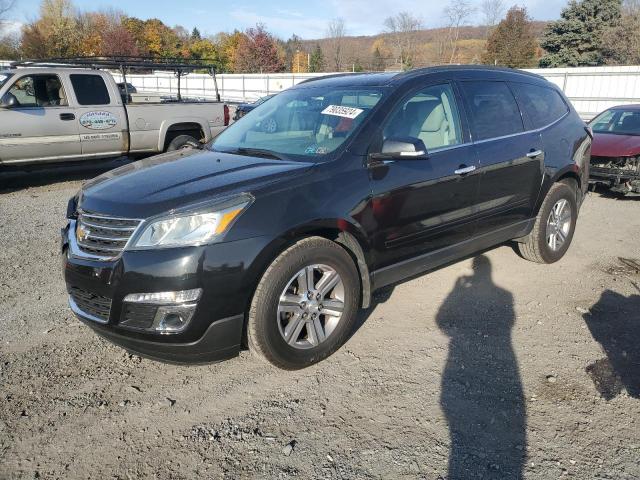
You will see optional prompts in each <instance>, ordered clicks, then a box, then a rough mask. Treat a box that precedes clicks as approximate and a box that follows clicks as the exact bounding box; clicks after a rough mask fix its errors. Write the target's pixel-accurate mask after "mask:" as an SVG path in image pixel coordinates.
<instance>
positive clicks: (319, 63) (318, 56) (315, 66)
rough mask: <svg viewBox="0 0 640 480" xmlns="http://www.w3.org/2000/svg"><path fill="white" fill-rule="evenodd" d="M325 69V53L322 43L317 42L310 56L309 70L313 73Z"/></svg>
mask: <svg viewBox="0 0 640 480" xmlns="http://www.w3.org/2000/svg"><path fill="white" fill-rule="evenodd" d="M323 70H324V54H323V53H322V48H320V44H319V43H316V46H315V48H314V49H313V51H312V52H311V57H310V58H309V71H310V72H313V73H317V72H322V71H323Z"/></svg>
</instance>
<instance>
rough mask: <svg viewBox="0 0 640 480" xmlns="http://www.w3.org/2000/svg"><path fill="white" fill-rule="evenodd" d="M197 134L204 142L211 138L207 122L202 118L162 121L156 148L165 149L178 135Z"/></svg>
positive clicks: (162, 150) (161, 150)
mask: <svg viewBox="0 0 640 480" xmlns="http://www.w3.org/2000/svg"><path fill="white" fill-rule="evenodd" d="M189 134H192V135H193V134H196V137H197V136H198V135H199V137H200V138H202V139H203V140H204V141H205V142H208V141H209V140H210V139H211V133H210V131H209V129H208V124H207V122H206V120H204V119H193V118H189V119H173V120H168V121H166V122H163V123H162V126H161V128H160V136H159V139H158V150H159V151H160V152H164V151H166V149H167V147H168V146H169V144H170V143H171V141H172V140H173V139H174V138H176V137H177V136H179V135H189Z"/></svg>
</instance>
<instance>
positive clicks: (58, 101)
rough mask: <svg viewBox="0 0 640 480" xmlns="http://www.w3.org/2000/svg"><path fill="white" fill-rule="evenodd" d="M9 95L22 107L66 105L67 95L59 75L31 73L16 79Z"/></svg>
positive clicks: (18, 106) (17, 105)
mask: <svg viewBox="0 0 640 480" xmlns="http://www.w3.org/2000/svg"><path fill="white" fill-rule="evenodd" d="M8 95H13V97H14V98H15V99H16V101H17V103H16V108H20V107H57V106H66V105H68V103H67V95H66V94H65V91H64V87H63V86H62V82H61V81H60V78H59V77H58V76H57V75H29V76H27V77H22V78H19V79H18V80H16V83H14V84H13V86H12V87H11V88H10V89H9V92H8Z"/></svg>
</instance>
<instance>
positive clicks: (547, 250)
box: [517, 180, 578, 264]
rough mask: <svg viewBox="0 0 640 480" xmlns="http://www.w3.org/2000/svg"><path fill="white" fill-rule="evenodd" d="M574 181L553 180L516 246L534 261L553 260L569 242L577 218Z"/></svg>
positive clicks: (521, 252) (561, 255)
mask: <svg viewBox="0 0 640 480" xmlns="http://www.w3.org/2000/svg"><path fill="white" fill-rule="evenodd" d="M576 195H577V184H576V182H575V181H574V180H567V181H564V180H563V181H561V182H558V183H555V184H554V185H553V186H552V187H551V189H550V190H549V193H548V194H547V196H546V198H545V199H544V202H542V206H541V207H540V211H539V212H538V216H537V217H536V222H535V224H534V227H533V230H532V231H531V233H530V234H529V235H528V237H527V238H526V240H525V241H524V242H523V243H518V244H517V248H518V251H519V252H520V255H522V257H523V258H525V259H526V260H529V261H531V262H536V263H547V264H549V263H555V262H557V261H558V260H560V259H561V258H562V257H564V255H565V253H567V250H568V249H569V246H570V245H571V240H572V239H573V234H574V232H575V228H576V220H577V218H578V204H577V201H576Z"/></svg>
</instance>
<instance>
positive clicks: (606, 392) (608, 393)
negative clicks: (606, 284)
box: [583, 288, 640, 400]
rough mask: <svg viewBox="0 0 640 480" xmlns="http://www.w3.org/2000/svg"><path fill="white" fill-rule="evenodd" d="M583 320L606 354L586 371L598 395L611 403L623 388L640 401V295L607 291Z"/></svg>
mask: <svg viewBox="0 0 640 480" xmlns="http://www.w3.org/2000/svg"><path fill="white" fill-rule="evenodd" d="M639 292H640V288H639ZM583 318H584V320H585V321H586V323H587V326H588V327H589V331H590V332H591V335H592V336H593V338H594V340H595V341H596V342H598V343H599V344H600V345H602V349H603V350H604V352H605V353H606V357H604V358H601V359H600V360H596V361H595V362H594V363H592V364H591V365H589V366H587V369H586V370H587V373H588V374H589V376H590V377H591V379H592V380H593V383H594V384H595V386H596V388H597V390H598V392H600V395H602V397H603V398H604V399H606V400H611V399H613V398H614V397H616V396H617V395H619V394H621V393H622V391H623V389H624V390H626V391H627V393H628V394H629V396H631V397H633V398H640V295H630V296H629V297H625V296H624V295H620V294H619V293H616V292H612V291H611V290H606V291H605V292H603V293H602V295H601V297H600V300H598V302H597V303H596V304H595V305H594V306H593V307H591V310H590V311H589V312H588V313H585V314H584V315H583Z"/></svg>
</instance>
